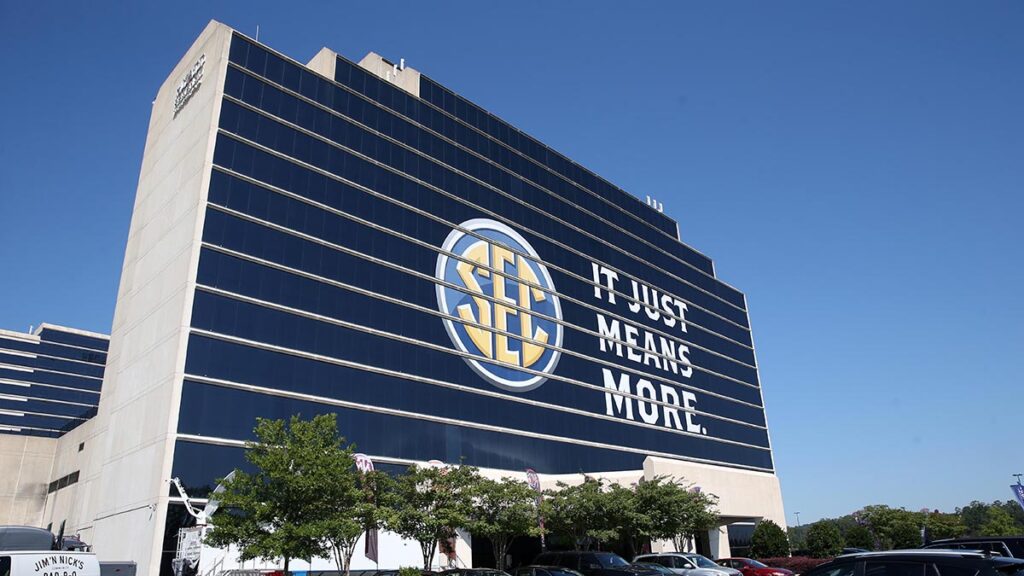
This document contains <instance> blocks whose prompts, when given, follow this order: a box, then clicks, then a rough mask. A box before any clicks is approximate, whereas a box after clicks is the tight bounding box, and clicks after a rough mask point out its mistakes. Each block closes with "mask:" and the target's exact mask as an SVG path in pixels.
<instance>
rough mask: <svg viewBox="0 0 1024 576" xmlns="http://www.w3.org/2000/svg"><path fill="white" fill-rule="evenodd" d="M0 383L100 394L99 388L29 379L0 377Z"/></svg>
mask: <svg viewBox="0 0 1024 576" xmlns="http://www.w3.org/2000/svg"><path fill="white" fill-rule="evenodd" d="M0 384H9V385H12V386H21V387H24V388H29V387H32V386H43V387H45V388H57V389H59V390H69V391H71V392H85V393H87V394H96V395H97V396H99V394H100V391H99V390H90V389H88V388H74V387H71V386H58V385H56V384H48V383H43V382H32V381H29V380H14V379H11V378H0Z"/></svg>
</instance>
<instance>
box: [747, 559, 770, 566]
mask: <svg viewBox="0 0 1024 576" xmlns="http://www.w3.org/2000/svg"><path fill="white" fill-rule="evenodd" d="M747 564H748V565H750V566H753V567H754V568H767V567H768V566H765V565H764V564H761V563H760V562H758V561H757V560H747Z"/></svg>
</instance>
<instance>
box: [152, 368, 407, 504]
mask: <svg viewBox="0 0 1024 576" xmlns="http://www.w3.org/2000/svg"><path fill="white" fill-rule="evenodd" d="M186 377H187V378H189V379H192V378H193V376H186ZM174 437H175V439H176V440H182V441H185V442H198V443H200V444H212V445H214V446H230V447H232V448H245V447H246V444H247V442H246V441H245V440H235V439H232V438H217V437H213V436H199V435H196V434H184V433H181V432H177V433H175V435H174ZM364 456H366V457H367V458H369V459H370V460H371V461H372V462H373V463H374V464H378V463H379V464H398V465H403V464H404V465H407V466H411V465H413V464H416V463H417V462H418V461H417V460H410V459H408V458H393V457H391V456H381V455H379V454H364ZM171 500H175V501H177V502H183V500H182V499H181V498H180V497H178V498H171ZM189 500H191V501H193V502H199V503H200V504H204V503H206V502H207V501H208V499H207V498H189Z"/></svg>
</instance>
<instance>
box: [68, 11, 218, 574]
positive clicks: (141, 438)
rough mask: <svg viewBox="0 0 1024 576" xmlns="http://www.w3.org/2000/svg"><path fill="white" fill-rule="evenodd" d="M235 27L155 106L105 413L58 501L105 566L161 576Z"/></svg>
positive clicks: (186, 66) (197, 52) (200, 47)
mask: <svg viewBox="0 0 1024 576" xmlns="http://www.w3.org/2000/svg"><path fill="white" fill-rule="evenodd" d="M230 39H231V30H230V29H229V28H227V27H226V26H223V25H222V24H219V23H216V22H211V23H210V24H209V25H208V26H207V27H206V29H205V30H203V32H202V34H201V35H200V36H199V38H198V39H197V40H196V41H195V43H194V44H193V45H192V47H191V48H190V49H189V51H188V52H187V53H186V54H185V56H184V57H183V58H182V59H181V61H180V62H179V63H178V65H177V66H176V67H175V68H174V70H173V71H172V72H171V73H170V76H169V77H168V79H167V80H166V81H165V82H164V84H163V85H162V86H161V87H160V89H159V92H158V93H157V95H156V99H155V101H154V103H153V112H152V116H151V118H150V124H149V132H148V137H147V139H146V149H145V153H144V156H143V159H142V170H141V173H140V176H139V185H138V190H137V193H136V198H135V206H134V211H133V213H132V222H131V228H130V230H129V237H128V244H127V248H126V251H125V258H124V265H123V268H122V271H121V283H120V287H119V289H118V296H117V304H116V307H115V311H114V321H113V327H112V330H111V338H110V351H109V354H108V359H107V368H106V374H105V376H104V380H103V395H102V398H101V399H100V404H99V409H98V410H99V412H98V414H97V416H96V418H94V420H93V421H92V423H91V424H92V426H91V427H90V428H89V429H88V430H83V431H82V433H81V434H80V435H79V438H78V440H77V441H76V440H75V439H72V438H67V439H66V442H67V444H68V446H71V445H72V444H73V445H74V446H75V449H77V443H78V442H80V441H82V440H85V441H86V445H87V446H88V447H89V453H88V458H83V459H81V460H82V462H80V463H78V462H76V461H77V460H79V457H78V456H77V453H74V454H72V452H71V451H70V449H69V450H62V451H61V454H62V458H65V457H66V458H67V459H68V460H67V461H66V462H65V461H64V460H63V459H62V462H61V463H60V466H61V467H62V468H65V467H73V466H74V465H76V464H78V465H81V466H83V469H82V471H81V474H82V481H81V486H79V487H78V489H77V498H76V502H74V503H69V504H68V505H65V504H63V503H61V502H54V503H53V506H52V507H51V513H52V514H54V515H55V516H54V517H56V516H57V515H60V514H63V513H67V514H68V516H69V518H68V522H69V525H68V530H69V532H72V533H74V532H79V533H80V534H81V535H82V538H83V539H85V540H86V541H87V542H89V543H90V544H92V545H93V546H94V549H95V550H96V553H97V555H98V556H99V558H100V559H101V560H134V561H136V562H137V563H138V573H139V574H140V575H152V576H156V575H157V574H158V571H159V554H160V549H161V544H162V541H161V539H162V536H163V527H164V520H165V516H166V508H167V494H168V483H167V480H168V477H169V476H170V472H171V462H172V458H173V446H174V439H175V431H176V429H177V420H178V402H179V399H180V395H181V383H182V374H183V370H184V353H185V345H186V341H187V335H188V325H189V321H190V315H191V309H192V299H193V292H194V285H195V282H194V280H195V275H196V269H197V266H198V257H199V241H200V239H201V234H202V223H203V217H204V208H205V201H206V192H207V188H208V186H209V174H210V166H211V164H212V158H213V144H214V141H215V137H216V131H215V127H216V120H217V118H218V117H219V114H220V102H221V97H222V95H223V90H222V88H223V79H224V75H225V73H226V65H227V57H228V49H229V45H230ZM204 55H205V63H204V66H203V78H202V83H201V84H200V85H199V87H198V89H197V90H196V91H195V92H194V94H193V95H192V97H191V99H190V100H189V101H188V103H187V104H186V105H184V106H183V107H182V108H181V109H180V111H178V113H177V114H175V110H174V100H175V95H176V89H177V88H178V86H179V83H180V82H181V80H182V78H184V77H185V75H186V74H187V73H188V72H189V70H191V69H192V68H193V67H194V66H195V64H196V63H197V62H198V61H199V60H200V58H201V57H203V56H204Z"/></svg>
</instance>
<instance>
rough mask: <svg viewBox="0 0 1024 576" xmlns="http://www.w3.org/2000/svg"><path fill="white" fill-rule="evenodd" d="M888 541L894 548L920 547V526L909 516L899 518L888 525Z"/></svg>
mask: <svg viewBox="0 0 1024 576" xmlns="http://www.w3.org/2000/svg"><path fill="white" fill-rule="evenodd" d="M888 537H889V541H890V542H891V545H892V547H893V548H894V549H897V550H905V549H908V548H920V547H921V544H922V542H921V528H920V525H919V524H917V523H915V522H914V521H913V520H911V519H910V518H901V519H899V520H897V521H896V522H894V523H893V525H892V526H890V527H889V533H888Z"/></svg>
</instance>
